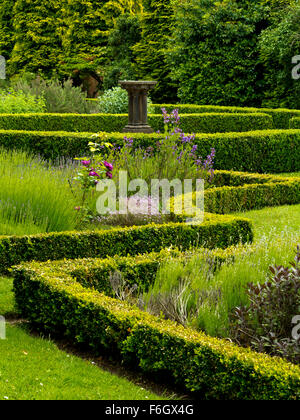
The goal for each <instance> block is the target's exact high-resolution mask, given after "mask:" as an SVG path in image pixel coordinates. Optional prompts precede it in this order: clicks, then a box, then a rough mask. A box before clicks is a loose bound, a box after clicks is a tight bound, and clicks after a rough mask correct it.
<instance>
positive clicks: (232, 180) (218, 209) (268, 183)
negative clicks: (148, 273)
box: [171, 171, 300, 214]
mask: <svg viewBox="0 0 300 420" xmlns="http://www.w3.org/2000/svg"><path fill="white" fill-rule="evenodd" d="M214 184H215V186H213V187H211V188H208V189H206V190H205V192H204V209H205V212H208V213H216V214H229V213H234V212H241V211H248V210H254V209H261V208H263V207H273V206H282V205H286V204H299V203H300V177H288V178H284V177H278V176H275V175H260V174H250V173H249V174H247V173H245V172H231V171H216V172H215V178H214ZM187 198H188V195H185V199H187ZM175 200H176V202H180V201H182V200H183V199H182V197H181V196H178V197H176V199H175ZM193 200H194V202H195V193H193ZM172 202H173V199H172ZM182 202H183V201H182ZM171 209H173V207H172V206H171ZM190 211H193V210H192V209H185V212H186V213H187V214H190Z"/></svg>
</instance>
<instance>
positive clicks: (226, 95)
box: [170, 0, 269, 106]
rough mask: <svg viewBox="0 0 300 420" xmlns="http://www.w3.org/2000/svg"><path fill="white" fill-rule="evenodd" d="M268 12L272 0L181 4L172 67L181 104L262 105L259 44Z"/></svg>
mask: <svg viewBox="0 0 300 420" xmlns="http://www.w3.org/2000/svg"><path fill="white" fill-rule="evenodd" d="M268 11H269V7H268V4H267V2H266V0H264V2H262V1H258V0H251V1H248V0H224V1H218V2H215V1H211V0H180V7H177V8H176V13H175V18H176V24H175V27H174V31H173V39H172V50H171V52H170V63H171V68H172V77H173V78H174V80H177V81H178V85H179V93H178V94H179V97H180V100H181V102H183V103H198V104H216V105H238V106H245V105H247V106H259V105H260V103H261V101H262V96H263V93H262V89H263V80H262V79H263V74H262V65H261V63H260V60H259V48H258V45H257V42H258V34H259V33H260V32H261V31H262V30H263V29H265V28H266V27H267V26H268V16H269V15H268Z"/></svg>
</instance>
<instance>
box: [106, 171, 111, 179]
mask: <svg viewBox="0 0 300 420" xmlns="http://www.w3.org/2000/svg"><path fill="white" fill-rule="evenodd" d="M106 176H107V178H109V179H112V173H111V172H109V171H107V172H106Z"/></svg>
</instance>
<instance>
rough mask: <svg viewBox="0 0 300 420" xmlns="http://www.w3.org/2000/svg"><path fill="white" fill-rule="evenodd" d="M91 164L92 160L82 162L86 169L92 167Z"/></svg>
mask: <svg viewBox="0 0 300 420" xmlns="http://www.w3.org/2000/svg"><path fill="white" fill-rule="evenodd" d="M90 163H91V161H90V160H82V161H81V164H82V165H83V166H86V167H88V166H89V165H90Z"/></svg>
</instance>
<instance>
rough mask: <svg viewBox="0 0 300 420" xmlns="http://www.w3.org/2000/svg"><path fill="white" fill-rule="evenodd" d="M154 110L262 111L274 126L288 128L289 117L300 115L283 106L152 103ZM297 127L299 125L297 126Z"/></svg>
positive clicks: (180, 111)
mask: <svg viewBox="0 0 300 420" xmlns="http://www.w3.org/2000/svg"><path fill="white" fill-rule="evenodd" d="M153 107H154V112H155V113H156V114H159V113H160V112H161V108H166V110H167V111H168V112H171V111H172V110H173V109H175V108H178V109H179V114H193V113H195V114H200V113H202V112H205V113H207V112H222V113H224V112H230V113H248V112H249V113H258V112H262V113H264V114H268V115H270V116H271V117H272V118H273V123H274V127H275V128H278V129H280V128H289V123H290V120H291V118H293V117H297V116H298V117H300V110H299V109H285V108H278V109H272V108H247V107H245V108H241V107H235V106H214V105H189V104H179V105H172V104H162V105H156V104H155V105H153ZM298 128H299V127H298Z"/></svg>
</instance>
